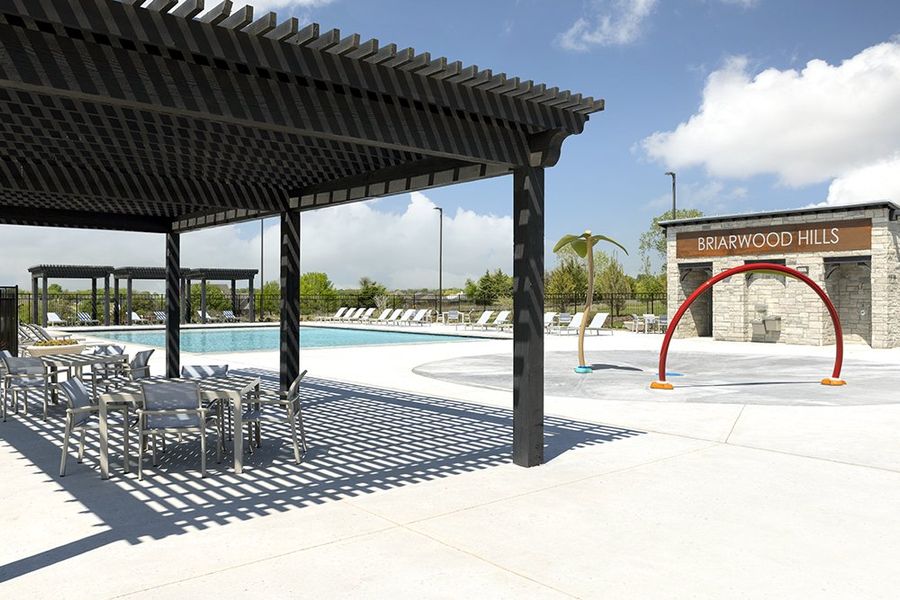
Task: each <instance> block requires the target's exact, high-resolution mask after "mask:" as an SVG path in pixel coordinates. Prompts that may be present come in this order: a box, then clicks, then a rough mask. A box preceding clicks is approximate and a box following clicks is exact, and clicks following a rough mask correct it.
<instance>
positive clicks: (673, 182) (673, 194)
mask: <svg viewBox="0 0 900 600" xmlns="http://www.w3.org/2000/svg"><path fill="white" fill-rule="evenodd" d="M666 175H671V176H672V220H673V221H674V220H675V215H676V213H675V173H674V172H673V171H667V172H666Z"/></svg>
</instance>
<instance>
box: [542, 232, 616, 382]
mask: <svg viewBox="0 0 900 600" xmlns="http://www.w3.org/2000/svg"><path fill="white" fill-rule="evenodd" d="M601 241H602V242H609V243H610V244H615V245H616V246H618V247H619V248H621V249H622V251H623V252H624V253H625V254H628V250H626V249H625V246H623V245H622V244H620V243H619V242H617V241H616V240H614V239H612V238H609V237H606V236H605V235H593V234H591V232H590V230H586V231H585V232H584V233H582V234H581V235H572V234H568V235H564V236H563V237H562V238H560V240H559V241H558V242H556V246H554V247H553V251H554V252H559V251H560V250H561V249H562V248H565V247H566V246H568V247H570V248H571V249H572V250H573V251H574V252H575V254H577V255H578V256H579V257H581V258H585V257H586V258H587V267H588V272H587V277H588V289H587V299H586V302H585V305H584V315H583V316H582V318H581V326H580V327H579V328H578V366H577V367H576V368H575V372H576V373H591V372H592V371H593V369H592V368H591V367H590V366H588V365H587V363H586V361H585V359H584V330H585V327H587V320H588V317H589V316H590V313H591V303H592V302H593V300H594V298H593V297H594V245H595V244H596V243H597V242H601ZM620 268H621V267H620ZM623 275H624V273H623Z"/></svg>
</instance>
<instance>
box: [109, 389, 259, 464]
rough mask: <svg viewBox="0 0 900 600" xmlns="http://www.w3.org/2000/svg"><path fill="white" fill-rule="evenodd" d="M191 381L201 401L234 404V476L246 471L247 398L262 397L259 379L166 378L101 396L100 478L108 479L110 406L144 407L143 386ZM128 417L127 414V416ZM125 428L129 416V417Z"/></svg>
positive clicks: (128, 458) (128, 461)
mask: <svg viewBox="0 0 900 600" xmlns="http://www.w3.org/2000/svg"><path fill="white" fill-rule="evenodd" d="M164 381H191V382H195V383H198V384H199V385H200V397H201V398H202V399H203V400H217V399H220V398H223V399H228V400H231V403H232V405H233V406H234V472H235V473H241V472H242V471H243V467H244V436H243V425H244V423H243V421H244V419H243V414H244V412H243V410H242V405H243V403H244V397H245V396H248V395H250V394H251V393H252V394H254V395H256V396H258V395H259V383H260V380H259V377H244V376H237V375H227V376H225V377H209V378H206V379H167V378H165V377H148V378H146V379H139V380H137V381H132V382H129V383H126V384H125V385H123V386H121V387H119V388H117V389H115V390H112V391H109V392H106V393H104V394H101V396H100V477H101V478H103V479H109V437H108V435H109V432H108V422H107V411H108V406H109V405H121V404H125V405H126V406H129V405H130V406H133V407H135V408H139V407H140V406H142V405H143V393H142V391H141V390H142V385H144V384H149V385H153V383H154V382H164ZM126 414H127V413H126ZM125 426H126V427H127V426H128V425H127V416H126V425H125ZM128 454H129V452H128V444H127V443H126V445H125V460H124V469H125V472H126V473H128V472H129V471H130V464H131V460H130V457H129V456H128Z"/></svg>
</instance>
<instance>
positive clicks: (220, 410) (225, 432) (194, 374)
mask: <svg viewBox="0 0 900 600" xmlns="http://www.w3.org/2000/svg"><path fill="white" fill-rule="evenodd" d="M181 377H182V378H183V379H209V378H211V377H228V365H185V366H183V367H181ZM206 407H207V408H209V409H210V410H215V411H216V415H217V416H218V418H219V436H220V437H221V438H222V439H231V436H230V435H229V432H230V430H231V410H232V407H231V402H229V400H228V399H227V398H216V399H215V400H208V401H207V402H206Z"/></svg>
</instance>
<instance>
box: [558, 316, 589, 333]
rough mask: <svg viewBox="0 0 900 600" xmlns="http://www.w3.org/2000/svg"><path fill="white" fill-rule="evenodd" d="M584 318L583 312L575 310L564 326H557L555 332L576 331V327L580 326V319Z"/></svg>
mask: <svg viewBox="0 0 900 600" xmlns="http://www.w3.org/2000/svg"><path fill="white" fill-rule="evenodd" d="M583 319H584V313H583V312H577V313H575V314H574V315H572V320H570V321H569V322H568V323H567V324H566V326H565V327H563V326H560V327H559V328H557V330H556V331H557V333H578V328H579V327H581V321H582V320H583Z"/></svg>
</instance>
